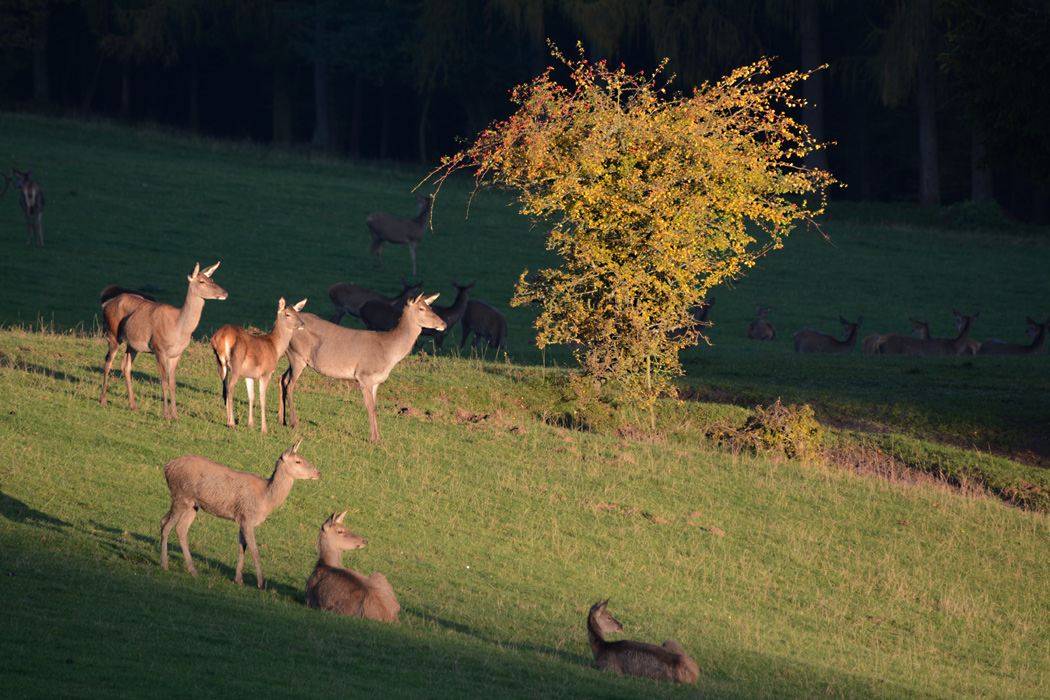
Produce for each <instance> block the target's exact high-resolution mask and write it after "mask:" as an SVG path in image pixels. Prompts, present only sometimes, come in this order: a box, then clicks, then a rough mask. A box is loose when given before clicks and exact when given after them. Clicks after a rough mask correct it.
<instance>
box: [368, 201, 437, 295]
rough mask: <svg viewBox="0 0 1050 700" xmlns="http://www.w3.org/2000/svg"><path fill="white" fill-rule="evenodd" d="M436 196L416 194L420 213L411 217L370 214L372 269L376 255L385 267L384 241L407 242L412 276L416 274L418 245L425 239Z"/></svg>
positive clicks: (381, 268) (380, 265)
mask: <svg viewBox="0 0 1050 700" xmlns="http://www.w3.org/2000/svg"><path fill="white" fill-rule="evenodd" d="M433 201H434V198H433V197H432V196H430V195H427V196H426V197H420V196H419V195H418V194H417V195H416V206H417V207H419V215H418V216H413V217H411V218H409V217H400V216H394V215H392V214H387V213H385V212H376V213H375V214H369V215H368V219H367V223H368V230H369V231H371V232H372V248H371V252H372V269H373V270H374V269H375V266H376V256H377V255H378V256H379V269H380V270H384V271H385V270H386V268H385V267H383V244H384V243H407V244H408V252H409V255H411V256H412V276H413V277H415V276H416V245H417V244H418V243H419V242H420V241H421V240H423V234H424V233H426V231H427V218H428V217H429V216H430V205H431V204H432V203H433Z"/></svg>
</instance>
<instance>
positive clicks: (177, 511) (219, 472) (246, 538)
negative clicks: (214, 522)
mask: <svg viewBox="0 0 1050 700" xmlns="http://www.w3.org/2000/svg"><path fill="white" fill-rule="evenodd" d="M302 443H303V440H302V438H299V439H298V440H297V441H296V442H295V444H294V445H292V446H291V447H289V448H288V449H287V450H285V451H284V452H283V453H281V456H280V457H278V458H277V464H276V465H275V466H274V469H273V474H272V475H271V476H270V478H269V479H264V478H262V477H261V476H259V475H258V474H251V473H249V472H239V471H236V470H233V469H230V468H229V467H227V466H224V465H222V464H219V463H218V462H213V461H211V460H210V459H206V458H204V457H200V456H198V455H186V456H184V457H179V458H177V459H173V460H171V461H170V462H168V463H167V464H165V465H164V478H165V479H167V481H168V490H170V491H171V508H170V509H169V510H168V513H167V515H165V516H164V517H163V518H161V521H160V566H161V568H162V569H167V568H168V534H169V533H170V532H171V528H172V527H174V528H175V534H177V535H178V536H179V544H180V545H181V546H182V556H183V559H185V561H186V569H187V570H188V571H189V572H190V573H191V574H193V575H194V576H196V575H197V569H196V568H195V567H194V566H193V557H192V556H190V546H189V540H188V538H187V533H188V532H189V530H190V525H192V524H193V519H194V518H195V517H197V511H198V510H203V511H204V512H205V513H211V514H212V515H214V516H216V517H219V518H225V519H226V520H232V521H233V522H235V523H237V526H238V527H239V528H240V538H239V542H240V548H239V549H238V551H237V571H236V575H235V576H234V579H233V580H234V581H235V582H236V583H238V584H242V583H244V579H243V575H242V574H243V571H244V549H245V547H247V548H248V551H249V552H250V553H251V555H252V562H253V563H254V564H255V577H256V579H257V581H258V584H259V588H262V587H263V575H262V568H261V567H260V566H259V548H258V547H257V546H256V545H255V528H256V527H258V526H259V525H262V523H263V521H264V520H266V518H267V516H269V515H270V513H272V512H273V510H274V509H275V508H277V507H278V506H279V505H281V504H282V503H284V501H285V499H287V498H288V494H289V492H290V491H291V490H292V484H293V483H295V480H296V479H320V478H321V473H320V472H319V471H317V470H316V469H314V468H313V466H311V465H310V463H309V462H307V461H306V460H305V459H303V458H302V456H301V455H300V454H299V446H300V445H301V444H302Z"/></svg>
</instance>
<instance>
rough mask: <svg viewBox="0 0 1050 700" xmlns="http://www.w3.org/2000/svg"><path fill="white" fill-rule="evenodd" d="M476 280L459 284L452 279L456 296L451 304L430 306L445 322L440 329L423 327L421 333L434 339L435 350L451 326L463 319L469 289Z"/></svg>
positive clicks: (440, 344) (443, 340)
mask: <svg viewBox="0 0 1050 700" xmlns="http://www.w3.org/2000/svg"><path fill="white" fill-rule="evenodd" d="M476 282H477V280H475V281H474V282H471V283H470V284H468V285H466V286H460V285H458V284H456V280H452V286H453V287H455V288H456V298H455V299H454V300H453V301H452V305H451V306H434V307H431V308H433V309H434V313H436V314H437V315H438V316H440V317H441V318H442V320H444V322H445V328H444V329H443V330H440V331H439V330H436V329H434V328H424V329H423V335H429V336H431V337H432V338H433V339H434V347H435V348H436V349H437V350H440V349H441V346H442V344H443V343H444V342H445V336H446V335H448V334H449V332H450V331H451V330H452V326H454V325H456V324H457V323H459V322H460V321H461V320H462V319H463V315H464V314H465V313H466V312H467V301H468V298H469V296H470V290H471V289H473V288H474V284H475V283H476Z"/></svg>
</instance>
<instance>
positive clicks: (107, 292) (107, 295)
mask: <svg viewBox="0 0 1050 700" xmlns="http://www.w3.org/2000/svg"><path fill="white" fill-rule="evenodd" d="M121 294H136V295H138V296H140V297H142V298H143V299H146V300H147V301H156V299H154V298H153V297H151V296H150V295H149V294H146V293H145V292H140V291H138V290H136V289H128V288H127V287H121V286H120V285H119V284H111V285H109V286H108V287H106V288H105V289H103V290H102V292H101V293H100V294H99V295H98V300H99V303H101V304H105V303H106V302H107V301H109V300H110V299H112V298H113V297H119V296H120V295H121Z"/></svg>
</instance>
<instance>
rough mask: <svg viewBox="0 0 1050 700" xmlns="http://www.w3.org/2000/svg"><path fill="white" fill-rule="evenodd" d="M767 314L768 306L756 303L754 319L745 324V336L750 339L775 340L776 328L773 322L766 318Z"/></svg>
mask: <svg viewBox="0 0 1050 700" xmlns="http://www.w3.org/2000/svg"><path fill="white" fill-rule="evenodd" d="M767 314H769V307H768V306H763V305H762V304H759V305H758V313H756V314H755V320H753V321H751V322H750V323H748V324H747V331H746V333H745V336H746V337H748V338H750V339H751V340H776V339H777V329H776V328H774V327H773V324H772V323H770V322H769V321H767V320H766V315H767Z"/></svg>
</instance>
